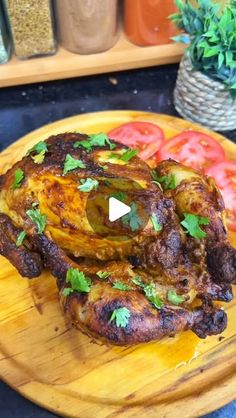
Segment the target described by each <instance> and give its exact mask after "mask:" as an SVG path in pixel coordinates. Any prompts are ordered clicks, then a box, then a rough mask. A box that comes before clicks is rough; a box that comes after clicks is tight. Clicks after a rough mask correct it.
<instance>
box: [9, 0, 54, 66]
mask: <svg viewBox="0 0 236 418" xmlns="http://www.w3.org/2000/svg"><path fill="white" fill-rule="evenodd" d="M4 5H5V9H6V14H7V17H8V21H9V24H10V30H11V34H12V40H13V45H14V50H15V54H16V56H17V57H18V58H21V59H25V58H31V57H34V56H40V55H50V54H54V53H55V52H56V44H55V38H54V28H53V16H52V3H51V0H40V1H36V0H4Z"/></svg>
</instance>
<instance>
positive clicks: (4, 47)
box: [0, 3, 11, 64]
mask: <svg viewBox="0 0 236 418" xmlns="http://www.w3.org/2000/svg"><path fill="white" fill-rule="evenodd" d="M10 51H11V48H10V39H9V36H8V33H7V28H6V23H5V20H4V16H3V10H2V5H1V3H0V64H4V63H5V62H7V61H8V59H9V56H10Z"/></svg>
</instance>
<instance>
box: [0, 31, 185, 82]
mask: <svg viewBox="0 0 236 418" xmlns="http://www.w3.org/2000/svg"><path fill="white" fill-rule="evenodd" d="M183 51H184V46H183V45H181V44H176V43H173V44H168V45H161V46H149V47H139V46H136V45H133V44H132V43H130V42H129V41H128V40H127V39H126V38H125V37H124V35H123V34H122V35H121V37H120V39H119V41H118V42H117V44H116V45H115V46H114V47H113V48H112V49H110V50H108V51H106V52H103V53H100V54H92V55H77V54H72V53H71V52H68V51H66V50H65V49H64V48H62V47H59V49H58V51H57V53H56V54H55V55H53V56H49V57H42V58H32V59H30V60H25V61H20V60H18V59H17V58H16V57H14V56H13V57H12V58H11V60H10V61H9V62H8V63H7V64H4V65H1V66H0V87H6V86H14V85H18V84H28V83H34V82H42V81H49V80H57V79H63V78H71V77H79V76H83V75H91V74H101V73H106V72H110V71H120V70H127V69H132V68H142V67H149V66H155V65H161V64H168V63H175V62H178V61H179V60H180V58H181V56H182V54H183Z"/></svg>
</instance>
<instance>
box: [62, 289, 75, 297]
mask: <svg viewBox="0 0 236 418" xmlns="http://www.w3.org/2000/svg"><path fill="white" fill-rule="evenodd" d="M73 292H74V290H73V289H72V288H71V287H65V288H64V289H63V291H62V294H63V296H69V295H70V294H71V293H73Z"/></svg>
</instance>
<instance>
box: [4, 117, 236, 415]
mask: <svg viewBox="0 0 236 418" xmlns="http://www.w3.org/2000/svg"><path fill="white" fill-rule="evenodd" d="M133 120H141V121H150V122H154V123H157V124H158V125H160V126H161V127H162V128H163V129H164V131H165V135H166V137H167V138H168V137H170V136H172V135H173V134H176V133H178V132H181V131H182V130H184V129H189V128H193V129H201V130H203V131H205V132H208V133H209V131H207V130H204V129H203V128H200V127H199V126H198V125H194V124H192V123H190V122H186V121H184V120H181V119H177V118H173V117H171V116H165V115H158V114H154V113H144V112H136V111H107V112H98V113H90V114H84V115H79V116H74V117H72V118H68V119H64V120H61V121H58V122H56V123H53V124H51V125H48V126H44V127H42V128H41V129H38V130H37V131H34V132H32V133H30V134H29V135H26V136H25V137H24V138H22V139H20V140H19V141H18V142H16V143H15V144H13V145H11V146H10V147H9V148H7V149H6V150H5V151H4V152H3V153H2V154H1V155H0V162H1V171H2V172H4V171H5V170H6V169H7V168H8V167H9V166H11V165H12V164H13V163H14V162H16V161H17V160H19V159H20V158H21V157H22V156H23V155H24V154H25V153H26V151H27V150H28V148H30V147H32V145H33V144H34V143H36V142H38V141H39V140H43V139H46V138H47V137H48V136H49V135H51V134H56V133H60V132H65V131H80V132H86V133H96V132H100V131H104V132H106V131H109V130H110V129H111V128H114V127H115V126H118V125H120V124H122V123H125V122H128V121H133ZM211 135H212V136H214V138H216V139H217V140H218V141H219V142H220V143H222V144H223V146H224V148H225V150H226V151H227V154H228V156H230V157H231V158H235V159H236V145H234V144H233V143H231V142H230V141H228V140H227V139H225V138H224V137H222V136H220V135H218V134H216V133H211ZM231 241H232V243H233V244H234V245H236V234H231ZM0 301H1V305H0V377H1V378H2V379H3V380H5V381H6V382H7V383H8V384H9V385H10V386H12V387H13V388H14V389H16V390H17V391H18V392H20V393H21V394H22V395H23V396H25V397H27V398H28V399H30V400H31V401H33V402H35V403H37V404H39V405H41V406H43V407H44V408H47V409H49V410H51V411H53V412H54V413H56V414H60V415H63V416H69V417H79V418H94V417H96V418H108V417H109V418H116V417H124V418H128V417H129V418H131V417H133V418H134V417H135V418H136V417H137V416H139V417H151V418H157V417H158V418H162V417H163V418H164V417H165V418H175V417H179V416H181V417H184V418H187V417H196V416H199V415H203V414H205V413H207V412H209V411H212V410H214V409H217V408H219V407H221V406H223V405H224V404H226V403H227V402H230V401H231V400H233V399H235V387H236V355H235V353H236V300H235V301H233V302H231V303H230V304H222V305H223V306H224V308H225V310H226V311H227V314H228V322H229V323H228V327H227V329H226V331H225V332H224V333H223V335H222V336H213V337H210V338H207V339H206V340H200V339H199V338H198V337H197V336H196V335H194V334H193V333H192V332H190V331H187V332H185V333H182V334H180V335H178V336H176V337H175V338H166V339H165V340H163V341H160V342H154V343H148V344H145V345H139V346H137V347H131V348H129V347H128V348H127V347H126V348H121V347H108V346H105V345H99V344H95V343H94V342H92V341H91V340H90V339H89V338H88V337H86V336H85V335H82V334H81V333H80V332H78V331H76V330H74V329H71V328H70V327H69V326H68V325H67V324H66V323H65V320H64V317H63V315H62V313H61V311H60V307H59V304H58V297H57V289H56V285H55V280H54V278H53V277H52V276H51V275H50V274H49V273H48V272H45V273H44V274H43V275H42V276H41V277H40V278H38V279H34V280H30V281H29V280H27V279H23V278H21V277H20V276H19V274H18V273H17V272H16V270H15V269H14V268H13V267H12V266H11V265H10V263H9V262H8V261H7V260H5V259H4V258H3V257H1V258H0Z"/></svg>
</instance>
